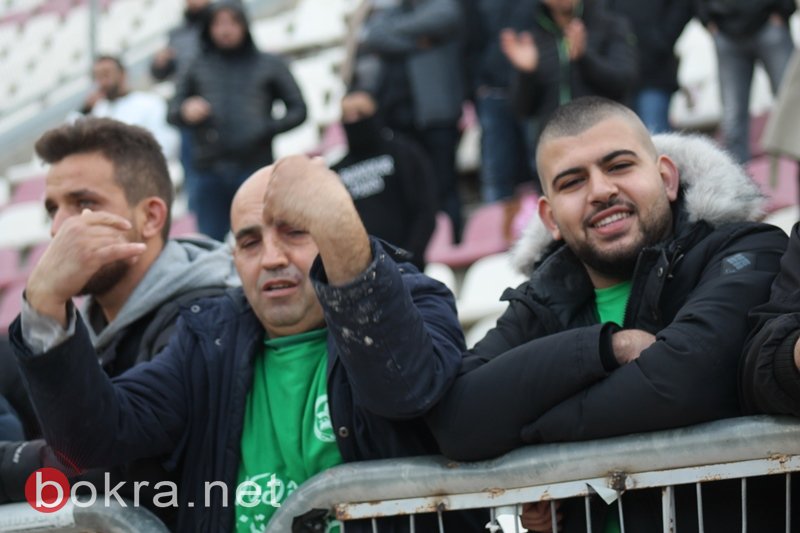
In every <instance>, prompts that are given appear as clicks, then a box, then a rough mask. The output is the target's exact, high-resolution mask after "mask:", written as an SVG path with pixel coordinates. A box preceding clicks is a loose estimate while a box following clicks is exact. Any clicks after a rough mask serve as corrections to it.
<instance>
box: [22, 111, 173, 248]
mask: <svg viewBox="0 0 800 533" xmlns="http://www.w3.org/2000/svg"><path fill="white" fill-rule="evenodd" d="M34 148H35V150H36V153H37V155H38V156H39V157H41V158H42V159H43V160H44V162H45V163H49V164H55V163H58V162H59V161H61V160H62V159H64V158H65V157H68V156H71V155H75V154H86V153H93V152H96V153H99V154H101V155H102V156H103V157H105V158H106V159H108V160H109V161H110V162H111V163H112V165H113V166H114V181H116V183H117V184H118V185H119V186H120V187H121V188H122V190H123V191H124V193H125V199H126V200H127V201H128V205H129V206H134V205H136V204H137V203H139V202H140V201H141V200H143V199H144V198H147V197H149V196H157V197H159V198H161V199H162V200H163V201H164V203H165V204H167V217H166V220H165V222H164V227H163V228H162V231H161V236H162V238H163V240H164V242H165V243H166V242H167V239H168V238H169V230H170V225H171V216H170V211H171V210H172V200H173V197H174V191H173V187H172V180H171V179H170V177H169V169H168V168H167V160H166V159H165V158H164V154H163V152H162V151H161V146H160V145H159V144H158V141H156V139H155V137H153V135H152V134H151V133H150V132H149V131H147V130H146V129H144V128H140V127H139V126H132V125H130V124H124V123H122V122H119V121H118V120H113V119H110V118H96V117H85V118H81V119H78V120H76V121H75V122H74V123H72V124H64V125H62V126H59V127H57V128H53V129H51V130H49V131H46V132H45V133H44V134H43V135H42V136H41V137H40V138H39V140H38V141H36V145H35V146H34Z"/></svg>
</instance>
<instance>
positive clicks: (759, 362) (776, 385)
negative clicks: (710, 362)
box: [740, 223, 800, 416]
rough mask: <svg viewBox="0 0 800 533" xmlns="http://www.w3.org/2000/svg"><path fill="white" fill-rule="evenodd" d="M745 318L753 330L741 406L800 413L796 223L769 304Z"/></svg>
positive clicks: (799, 243)
mask: <svg viewBox="0 0 800 533" xmlns="http://www.w3.org/2000/svg"><path fill="white" fill-rule="evenodd" d="M750 318H751V322H752V323H753V324H754V329H753V332H752V336H751V338H750V339H749V340H748V342H747V346H746V347H745V350H744V356H743V358H742V366H741V369H740V370H741V376H740V381H741V390H740V392H741V398H742V408H743V409H744V410H745V412H748V413H777V414H790V415H794V416H800V223H797V224H795V225H794V227H793V228H792V233H791V235H790V238H789V247H788V248H787V250H786V253H785V254H784V256H783V259H781V271H780V273H779V274H778V277H777V278H775V283H773V285H772V293H771V295H770V298H769V302H767V303H765V304H764V305H762V306H759V307H758V308H756V309H754V310H753V312H752V313H751V315H750Z"/></svg>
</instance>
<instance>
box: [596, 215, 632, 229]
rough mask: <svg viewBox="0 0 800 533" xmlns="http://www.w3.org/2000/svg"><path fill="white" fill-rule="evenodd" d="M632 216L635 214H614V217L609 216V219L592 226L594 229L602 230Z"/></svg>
mask: <svg viewBox="0 0 800 533" xmlns="http://www.w3.org/2000/svg"><path fill="white" fill-rule="evenodd" d="M630 216H633V213H629V212H625V213H614V214H613V215H609V216H607V217H604V218H602V219H600V220H598V221H597V222H595V223H594V224H592V227H593V228H602V227H604V226H608V225H609V224H613V223H614V222H616V221H618V220H622V219H623V218H628V217H630Z"/></svg>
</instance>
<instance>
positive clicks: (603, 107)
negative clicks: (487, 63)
mask: <svg viewBox="0 0 800 533" xmlns="http://www.w3.org/2000/svg"><path fill="white" fill-rule="evenodd" d="M610 117H620V118H623V119H625V120H628V121H629V122H630V123H631V124H634V125H635V127H636V129H638V130H639V131H640V133H641V135H642V137H643V139H642V140H643V141H645V142H646V144H645V146H646V147H647V148H648V151H650V152H651V153H652V154H653V156H656V155H657V152H656V148H655V145H653V142H652V140H651V139H650V133H649V132H648V131H647V128H646V127H645V125H644V124H643V123H642V121H641V119H639V117H638V115H636V113H634V112H633V110H631V109H630V108H629V107H626V106H625V105H623V104H621V103H619V102H616V101H614V100H611V99H609V98H604V97H602V96H581V97H580V98H576V99H575V100H572V101H570V102H568V103H566V104H564V105H562V106H560V107H558V108H556V110H555V111H553V114H552V115H550V118H549V119H548V120H547V122H546V123H545V125H544V127H543V128H542V132H541V134H540V135H539V141H538V143H537V145H536V161H539V159H540V154H539V149H540V147H541V146H542V145H543V144H544V143H546V142H548V141H550V140H551V139H557V138H559V137H573V136H575V135H579V134H580V133H582V132H584V131H586V130H588V129H589V128H591V127H592V126H594V125H595V124H597V123H598V122H600V121H602V120H605V119H607V118H610ZM539 179H540V180H542V181H544V178H543V177H542V176H541V173H539ZM542 187H544V183H542ZM543 190H544V189H543Z"/></svg>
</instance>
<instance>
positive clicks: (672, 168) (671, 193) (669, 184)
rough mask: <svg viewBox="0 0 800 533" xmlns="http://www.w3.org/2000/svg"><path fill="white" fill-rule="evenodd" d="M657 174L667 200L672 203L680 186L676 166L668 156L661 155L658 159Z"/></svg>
mask: <svg viewBox="0 0 800 533" xmlns="http://www.w3.org/2000/svg"><path fill="white" fill-rule="evenodd" d="M658 172H659V174H661V180H662V181H663V182H664V190H665V191H666V192H667V198H669V201H670V202H674V201H675V200H676V199H677V198H678V189H679V188H680V186H681V180H680V172H678V166H677V165H676V164H675V162H674V161H673V160H672V159H670V158H669V157H668V156H666V155H662V156H659V157H658Z"/></svg>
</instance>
